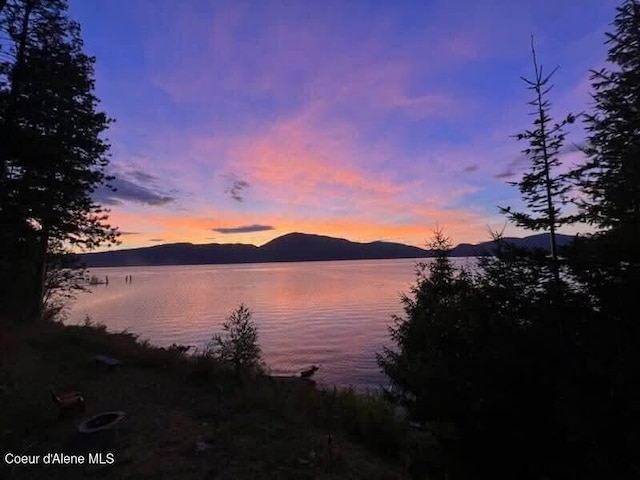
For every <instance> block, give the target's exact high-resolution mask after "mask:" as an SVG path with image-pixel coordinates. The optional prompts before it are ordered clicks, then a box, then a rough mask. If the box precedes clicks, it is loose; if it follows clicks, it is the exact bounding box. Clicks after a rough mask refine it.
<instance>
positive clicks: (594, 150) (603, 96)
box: [574, 0, 640, 244]
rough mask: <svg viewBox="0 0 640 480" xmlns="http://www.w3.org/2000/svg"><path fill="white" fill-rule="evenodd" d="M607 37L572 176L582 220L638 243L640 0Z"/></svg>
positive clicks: (627, 6)
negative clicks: (580, 158) (579, 192)
mask: <svg viewBox="0 0 640 480" xmlns="http://www.w3.org/2000/svg"><path fill="white" fill-rule="evenodd" d="M613 27H614V28H615V31H614V32H613V33H607V34H606V35H607V40H606V44H607V45H608V46H609V50H608V54H607V61H608V62H609V63H610V64H611V65H612V67H610V68H602V69H600V70H593V71H592V72H591V85H592V89H593V92H592V97H593V100H594V103H595V105H594V109H593V112H592V113H590V114H589V115H586V117H585V118H586V120H585V123H586V128H587V132H588V144H587V147H586V150H585V153H586V154H587V157H588V160H587V162H586V163H585V164H584V165H583V166H582V167H580V168H579V169H577V170H576V171H575V172H574V173H575V174H576V176H577V177H578V179H579V184H580V186H581V187H582V189H583V190H584V193H585V194H586V201H583V202H582V203H581V205H580V206H581V207H582V210H583V213H584V218H585V220H586V221H588V222H590V223H592V224H594V225H596V226H598V227H600V228H602V229H606V230H609V229H610V230H612V231H614V232H615V233H621V234H623V235H625V236H627V238H628V240H629V243H636V244H637V242H638V241H639V240H640V235H639V232H640V2H638V1H637V0H624V1H623V2H622V5H621V6H620V7H618V9H617V15H616V17H615V20H614V22H613Z"/></svg>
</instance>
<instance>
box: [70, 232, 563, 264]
mask: <svg viewBox="0 0 640 480" xmlns="http://www.w3.org/2000/svg"><path fill="white" fill-rule="evenodd" d="M573 238H574V237H573V236H571V235H558V237H557V241H558V245H559V246H563V245H567V244H569V243H570V242H571V241H572V240H573ZM505 240H506V241H508V242H510V243H513V244H514V245H516V246H519V247H525V248H546V249H548V248H549V234H546V233H543V234H538V235H531V236H528V237H524V238H511V237H508V238H505ZM492 248H493V242H492V241H488V242H482V243H479V244H477V245H473V244H468V243H461V244H460V245H458V246H456V247H455V248H453V250H452V252H451V256H454V257H475V256H481V255H490V254H491V251H492ZM430 256H432V252H430V251H429V250H427V249H423V248H418V247H413V246H410V245H404V244H401V243H392V242H382V241H377V242H370V243H359V242H352V241H349V240H345V239H343V238H334V237H326V236H322V235H314V234H307V233H288V234H286V235H282V236H281V237H277V238H275V239H273V240H271V241H270V242H268V243H266V244H264V245H262V246H260V247H256V246H255V245H247V244H242V243H234V244H230V243H222V244H221V243H208V244H193V243H171V244H166V245H156V246H153V247H144V248H133V249H126V250H113V251H108V252H99V253H87V254H83V255H80V258H81V260H82V261H83V262H84V263H85V264H86V266H87V267H130V266H151V265H203V264H229V263H266V262H308V261H320V260H372V259H391V258H426V257H430Z"/></svg>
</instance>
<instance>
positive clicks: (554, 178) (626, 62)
mask: <svg viewBox="0 0 640 480" xmlns="http://www.w3.org/2000/svg"><path fill="white" fill-rule="evenodd" d="M612 25H613V32H612V33H608V34H607V40H606V43H607V46H608V55H607V61H608V65H610V66H609V67H607V68H605V69H601V70H597V71H592V72H591V77H590V79H591V85H592V98H593V107H592V109H591V111H590V112H587V113H583V114H580V115H568V116H566V117H565V118H564V119H562V120H561V121H554V120H553V119H552V118H551V116H550V113H549V109H550V102H549V100H548V97H549V94H550V93H549V92H550V90H551V84H550V79H551V75H552V74H553V72H551V74H550V75H545V74H543V70H542V67H541V66H540V65H539V64H538V61H537V58H536V54H535V50H534V51H533V60H534V76H533V77H532V78H531V79H525V81H526V82H527V86H528V88H529V89H530V90H531V92H532V100H531V102H530V103H529V105H530V106H531V108H532V112H531V113H532V115H533V118H534V121H533V126H532V128H531V129H530V130H527V131H525V132H523V133H522V134H520V135H517V138H518V139H519V140H521V141H525V142H526V147H525V148H524V150H523V153H524V154H526V156H527V157H528V158H529V159H530V170H529V171H528V172H527V173H526V174H525V175H524V176H523V177H522V179H521V180H520V181H519V182H516V183H514V185H515V186H517V187H518V188H519V190H520V192H521V194H522V198H523V200H524V204H525V205H526V206H527V210H526V211H523V212H514V211H512V209H511V208H508V207H505V208H502V209H501V210H502V212H503V213H505V214H506V215H507V216H508V218H509V220H511V221H512V222H514V223H516V224H517V225H519V226H521V227H524V228H528V229H532V230H544V231H548V232H550V234H551V235H550V236H551V239H552V245H551V249H550V250H551V255H549V254H548V252H542V251H530V250H519V249H517V248H513V246H511V245H509V244H507V243H506V242H501V241H500V238H499V235H498V236H497V237H498V238H497V239H496V242H497V245H498V249H497V255H496V256H495V257H485V258H482V259H481V260H480V264H479V268H478V270H477V271H473V272H469V271H460V270H456V269H455V268H454V266H453V264H452V262H451V261H450V260H449V258H448V251H449V249H450V248H451V245H450V243H449V241H448V239H447V238H446V237H445V236H444V234H443V233H442V232H436V235H435V239H434V241H433V245H432V248H434V249H436V250H437V251H438V252H439V255H438V256H437V259H436V260H435V262H434V263H432V264H431V265H429V266H428V267H426V266H422V267H421V268H420V269H419V270H418V276H417V283H416V285H415V287H414V288H413V290H412V292H411V294H410V295H407V296H405V297H404V306H405V315H404V316H403V317H397V318H396V319H395V322H394V325H393V326H392V327H391V329H390V330H391V336H392V339H393V340H394V342H395V344H396V345H395V348H393V349H386V350H385V351H383V352H382V353H381V354H380V355H378V363H379V365H380V366H381V368H382V369H383V371H384V372H385V373H386V374H387V376H388V377H389V378H390V379H391V381H392V384H393V386H394V387H395V390H394V391H392V392H391V393H395V394H396V395H397V397H398V400H399V401H401V402H402V404H403V405H405V407H406V408H407V409H408V412H409V414H410V415H411V417H412V418H413V419H415V420H416V421H418V422H420V423H421V424H423V425H424V427H425V429H426V431H428V432H430V434H431V437H430V438H431V439H433V438H435V439H436V441H437V442H436V443H437V451H438V452H439V453H438V455H437V461H434V460H433V459H434V456H433V454H431V455H427V454H422V455H421V454H417V455H415V456H414V464H415V465H413V472H414V476H415V478H447V479H459V478H464V479H466V478H494V479H496V478H510V479H515V478H517V479H556V478H557V479H585V478H616V479H623V478H640V394H639V392H640V322H638V313H637V298H636V297H637V295H638V293H639V292H640V288H639V287H640V259H639V258H638V252H639V251H640V249H639V246H640V3H639V2H638V1H637V0H625V1H623V2H622V4H621V6H620V7H619V8H618V9H617V14H616V16H615V20H614V22H613V24H612ZM576 121H582V122H584V131H585V132H586V139H585V142H584V144H585V146H584V148H583V153H584V162H583V163H582V164H581V165H579V166H578V167H576V168H574V169H573V170H571V171H569V172H566V173H559V170H560V169H559V168H558V167H559V166H560V163H561V158H560V154H561V152H562V151H563V145H564V142H565V137H566V131H565V129H566V128H567V125H569V124H571V123H574V122H576ZM575 222H582V223H586V224H590V225H592V226H593V227H594V230H595V231H596V232H597V233H595V234H593V235H589V236H584V237H579V238H578V239H577V240H576V242H575V243H574V244H573V245H572V246H571V247H569V248H567V249H560V248H558V247H557V245H556V244H555V242H554V237H555V232H556V230H557V228H559V227H561V226H563V225H567V224H571V223H575ZM427 444H428V442H426V443H425V444H424V445H423V447H424V448H425V449H427V446H426V445H427ZM430 448H433V445H431V447H430ZM425 451H426V450H425Z"/></svg>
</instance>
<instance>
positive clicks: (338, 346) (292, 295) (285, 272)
mask: <svg viewBox="0 0 640 480" xmlns="http://www.w3.org/2000/svg"><path fill="white" fill-rule="evenodd" d="M415 263H416V261H415V260H411V259H409V260H365V261H363V260H360V261H339V262H305V263H272V264H259V265H256V264H249V265H201V266H163V267H129V268H96V269H92V271H91V274H92V275H96V276H97V277H99V278H105V277H106V276H109V278H110V284H109V286H108V287H106V285H96V286H94V287H92V290H93V292H92V293H90V294H82V295H81V296H80V297H79V298H78V300H77V302H76V304H75V305H74V306H73V308H72V310H71V312H70V316H69V320H68V321H69V323H79V322H81V321H83V319H84V318H85V316H86V315H89V316H90V317H91V319H92V320H94V321H98V322H102V323H104V324H106V325H107V327H108V328H109V329H110V330H124V329H127V330H128V331H130V332H133V333H137V334H139V335H140V336H141V337H142V338H146V339H149V340H150V341H151V342H152V343H154V344H158V345H162V346H166V345H170V344H172V343H178V344H184V345H192V346H194V347H202V346H203V345H205V344H206V343H207V341H208V340H209V339H210V338H211V336H212V335H213V334H214V333H216V332H219V331H220V330H221V326H222V322H223V320H224V318H225V316H226V315H227V314H229V312H231V311H232V310H234V309H235V308H236V307H237V306H238V305H239V304H240V303H244V304H245V305H247V306H248V307H249V308H251V310H253V312H254V320H255V322H256V324H257V325H258V328H259V333H260V343H261V346H262V349H263V353H264V357H265V360H266V362H267V364H268V365H269V366H270V368H271V370H272V372H273V373H274V374H292V373H296V372H298V371H300V370H301V369H302V368H306V367H307V366H309V365H311V364H318V365H321V369H320V370H319V371H318V373H317V374H316V379H317V380H318V381H320V382H323V383H328V384H337V385H341V386H344V385H349V384H351V385H354V386H357V387H367V386H369V387H377V385H379V384H380V383H383V382H384V378H383V376H382V375H381V374H380V373H379V371H378V368H377V365H376V363H375V352H378V351H380V350H381V348H382V346H383V345H384V344H388V343H389V340H388V329H387V327H388V325H389V324H390V322H391V319H390V316H391V315H392V314H400V313H402V305H401V303H400V293H401V292H408V291H409V287H410V285H411V284H412V283H413V282H414V278H415V277H414V272H415V268H414V267H415ZM128 275H131V276H132V278H133V281H132V282H125V277H126V276H128Z"/></svg>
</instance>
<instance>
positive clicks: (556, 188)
mask: <svg viewBox="0 0 640 480" xmlns="http://www.w3.org/2000/svg"><path fill="white" fill-rule="evenodd" d="M531 50H532V55H533V67H534V77H533V79H527V78H525V77H522V80H524V82H525V83H526V84H527V85H528V89H529V90H531V91H533V94H534V96H533V99H532V100H531V101H530V102H529V103H528V104H529V105H531V106H532V107H533V111H532V112H531V115H533V117H534V121H533V129H532V130H525V131H524V132H523V133H519V134H517V135H516V136H515V137H516V138H517V139H518V140H526V141H527V142H528V147H527V148H525V149H524V150H523V151H522V153H523V154H525V155H526V156H527V158H528V159H529V160H530V161H531V167H530V170H529V171H528V172H527V173H525V174H524V175H523V177H522V179H521V180H520V181H519V182H512V185H514V186H517V187H518V188H519V190H520V193H521V194H522V198H523V200H524V201H525V203H526V206H527V207H528V209H529V212H514V211H512V210H511V208H510V207H506V208H500V210H501V211H502V213H504V214H506V215H507V217H508V218H509V219H510V220H511V221H512V222H514V223H515V224H516V225H518V226H520V227H523V228H526V229H528V230H536V231H538V230H543V231H547V232H549V234H550V237H551V256H552V259H553V272H554V277H555V279H556V282H558V281H559V267H558V247H557V243H556V231H557V228H558V227H559V226H561V225H563V224H565V223H567V222H569V221H570V220H571V219H570V217H568V216H563V214H562V211H561V206H562V204H564V203H566V195H567V193H568V191H569V190H570V189H571V185H570V183H569V182H567V179H566V178H565V176H564V175H559V174H557V173H556V171H555V170H556V169H557V168H558V167H559V166H560V163H561V162H560V158H559V155H560V152H561V149H562V147H563V145H564V141H565V137H566V132H565V127H566V126H567V125H568V124H571V123H573V122H574V121H575V117H574V116H573V115H571V114H570V115H568V116H567V117H566V118H564V119H563V120H562V121H561V122H559V123H554V122H553V120H552V118H551V115H550V113H549V110H550V108H551V104H550V102H549V100H548V99H547V96H548V94H549V92H550V91H551V89H552V88H553V85H551V84H550V81H551V78H552V77H553V75H554V73H555V72H556V70H557V68H556V69H554V70H553V71H551V73H549V74H547V75H545V74H544V72H543V68H542V65H539V64H538V60H537V57H536V51H535V47H534V45H533V39H532V41H531Z"/></svg>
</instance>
